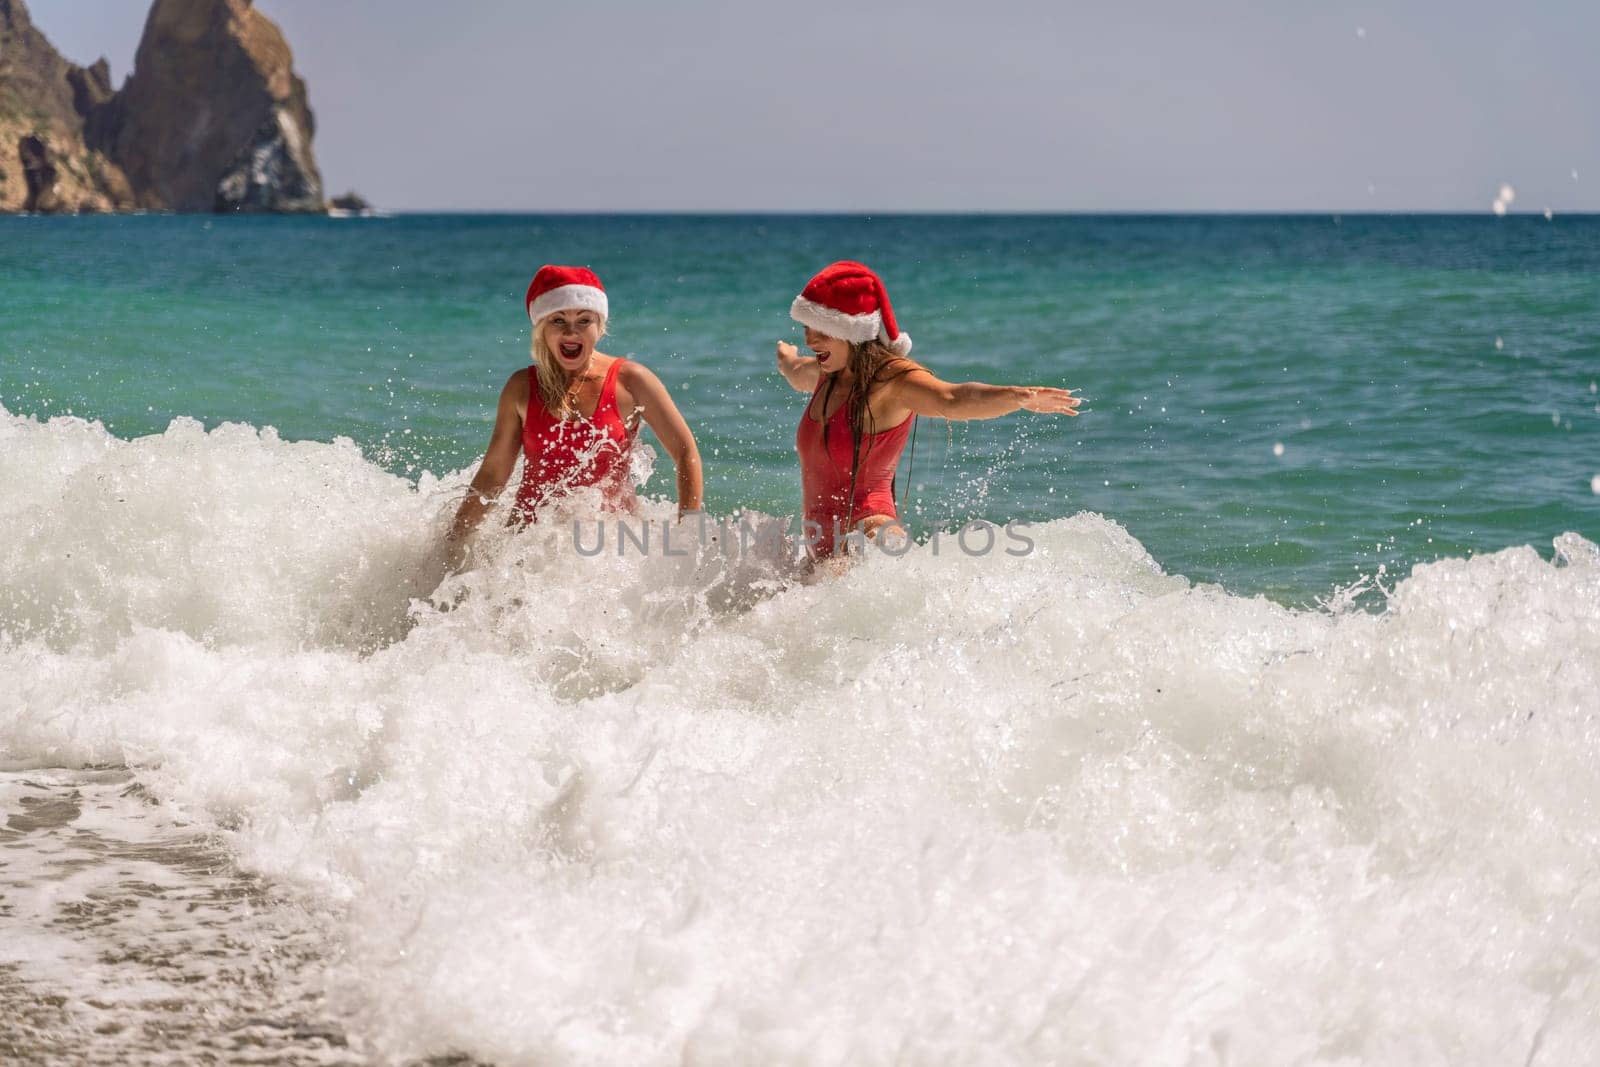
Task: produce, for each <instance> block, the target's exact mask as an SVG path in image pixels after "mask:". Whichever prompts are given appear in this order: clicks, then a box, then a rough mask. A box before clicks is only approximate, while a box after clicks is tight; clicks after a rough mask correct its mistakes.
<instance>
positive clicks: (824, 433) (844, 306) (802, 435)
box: [778, 260, 1079, 558]
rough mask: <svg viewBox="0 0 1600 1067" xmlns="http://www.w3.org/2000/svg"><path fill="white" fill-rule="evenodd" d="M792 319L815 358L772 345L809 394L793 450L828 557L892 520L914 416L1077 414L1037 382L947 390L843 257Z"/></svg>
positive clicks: (820, 550)
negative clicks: (898, 471)
mask: <svg viewBox="0 0 1600 1067" xmlns="http://www.w3.org/2000/svg"><path fill="white" fill-rule="evenodd" d="M789 314H790V315H791V316H792V317H793V318H794V319H795V321H796V322H799V323H800V324H802V325H803V326H805V328H806V338H805V340H806V347H807V348H809V349H810V350H811V351H812V352H814V353H815V355H814V356H802V355H800V351H799V349H797V348H796V347H795V346H794V345H792V344H788V343H786V342H783V341H780V342H778V371H779V373H781V374H782V375H783V376H784V378H785V379H786V380H787V381H788V382H789V384H790V385H792V386H793V387H794V388H795V389H796V390H798V391H800V392H802V393H809V394H810V395H811V400H810V402H809V403H807V404H806V410H805V414H804V415H803V416H802V417H801V419H800V430H799V433H798V434H796V436H795V449H796V450H797V451H798V452H799V453H800V482H801V493H802V496H803V497H804V512H803V514H804V519H805V522H806V540H807V542H808V543H809V547H810V548H811V551H812V554H813V555H814V556H815V557H817V558H826V557H828V556H831V555H833V554H834V553H835V551H837V550H838V546H839V542H840V541H842V540H843V539H844V538H845V536H846V535H847V534H849V533H853V532H858V533H860V534H862V535H864V536H866V537H869V538H875V537H876V536H877V534H878V531H879V530H880V529H882V528H883V527H884V526H887V525H890V524H892V523H895V522H896V520H897V519H898V517H899V516H898V513H897V512H896V510H895V500H894V490H893V482H894V472H895V468H896V467H897V466H898V465H899V462H900V453H901V452H902V451H903V450H904V448H905V444H906V439H907V437H909V435H910V432H911V424H912V419H913V418H915V417H916V416H917V415H932V416H938V417H940V418H945V419H992V418H995V417H996V416H999V415H1009V414H1010V413H1011V412H1013V411H1017V410H1027V411H1041V412H1048V413H1052V414H1060V415H1076V414H1077V413H1078V403H1079V401H1078V398H1077V397H1075V396H1073V395H1072V391H1071V390H1070V389H1057V388H1052V387H1050V386H1043V385H1033V386H1029V385H986V384H984V383H983V382H964V383H962V384H959V385H957V384H952V383H950V382H946V381H941V380H940V379H938V378H936V377H934V375H933V374H932V373H930V372H929V371H928V369H927V368H926V367H923V366H922V365H921V364H919V363H917V362H915V361H913V360H912V359H911V358H910V356H909V353H910V351H911V338H910V337H908V336H907V335H905V334H903V333H901V332H900V329H899V326H898V324H897V323H896V322H895V319H894V312H893V310H892V309H891V308H890V306H889V295H888V293H887V292H885V291H884V287H883V282H882V281H881V280H880V279H879V278H878V276H877V275H876V274H874V273H873V272H872V270H871V269H870V268H869V267H866V266H864V265H863V264H860V263H853V262H850V261H848V260H842V261H840V262H838V263H833V264H830V265H829V266H827V267H825V268H824V269H823V270H822V271H821V272H820V273H819V274H817V276H816V277H814V278H812V279H811V281H810V282H808V283H807V284H806V287H805V289H804V290H802V291H801V293H800V295H799V296H797V297H795V299H794V303H793V304H792V305H791V307H790V309H789Z"/></svg>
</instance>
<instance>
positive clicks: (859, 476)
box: [794, 378, 912, 557]
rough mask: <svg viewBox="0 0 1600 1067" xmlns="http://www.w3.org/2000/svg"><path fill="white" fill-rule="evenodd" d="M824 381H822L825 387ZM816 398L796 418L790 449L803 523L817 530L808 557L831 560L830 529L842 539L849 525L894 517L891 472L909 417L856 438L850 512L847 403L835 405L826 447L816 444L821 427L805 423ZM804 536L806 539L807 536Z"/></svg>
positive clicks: (908, 427) (907, 432)
mask: <svg viewBox="0 0 1600 1067" xmlns="http://www.w3.org/2000/svg"><path fill="white" fill-rule="evenodd" d="M826 380H827V379H826V378H824V379H823V381H824V382H825V381H826ZM821 391H822V383H820V382H819V383H818V385H817V390H816V392H813V393H812V394H811V400H810V401H809V402H807V404H806V410H805V414H804V415H801V416H800V431H799V432H798V433H797V434H795V439H794V447H795V450H796V451H797V452H799V453H800V491H801V495H802V496H803V497H804V500H805V511H804V515H805V519H806V521H807V522H814V523H816V524H818V525H819V526H821V527H822V536H821V538H820V539H819V540H818V541H817V543H816V546H815V547H814V548H813V550H812V551H813V552H814V553H815V554H816V555H817V556H819V557H820V556H831V555H833V550H834V540H835V538H834V532H835V531H834V525H835V524H836V523H837V524H838V527H839V529H838V533H839V534H840V535H841V536H842V535H843V534H845V533H847V532H848V531H849V524H854V523H857V522H860V521H861V520H862V519H864V518H866V517H867V516H868V515H889V516H894V517H898V515H899V513H898V512H896V511H895V507H894V488H893V486H894V471H895V468H896V467H898V466H899V465H900V453H901V452H902V451H904V450H905V447H906V438H907V437H909V436H910V434H911V419H912V416H910V415H907V416H906V418H905V421H904V422H902V423H901V424H900V425H898V426H895V427H891V428H890V429H887V430H882V431H879V432H878V433H869V434H862V436H861V463H860V465H859V466H858V468H857V470H856V493H855V501H854V506H853V507H852V506H851V501H850V451H851V444H850V400H849V398H848V397H846V398H845V402H844V403H842V404H840V405H839V410H837V411H835V412H834V413H833V417H832V418H830V419H829V420H828V444H827V446H826V447H824V446H823V444H822V423H820V422H818V421H817V420H816V419H813V418H812V417H811V408H812V405H813V404H815V403H816V400H817V393H820V392H821ZM810 534H811V531H807V533H806V536H810Z"/></svg>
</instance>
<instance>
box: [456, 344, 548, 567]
mask: <svg viewBox="0 0 1600 1067" xmlns="http://www.w3.org/2000/svg"><path fill="white" fill-rule="evenodd" d="M528 374H529V372H528V371H526V370H519V371H517V372H516V373H515V374H513V375H512V376H511V377H510V378H509V379H507V380H506V384H505V388H504V389H501V390H500V404H499V406H498V407H497V408H496V409H495V413H494V431H493V432H492V433H490V435H489V447H488V449H487V450H486V451H485V452H484V454H483V462H482V463H480V464H479V465H478V473H477V474H475V475H473V478H472V488H471V489H469V490H467V498H466V499H465V500H463V501H462V502H461V506H460V507H459V508H457V509H456V518H455V521H454V522H453V523H451V524H450V537H449V539H450V541H451V542H453V543H455V544H456V545H457V546H459V545H460V544H461V543H462V542H464V541H465V540H466V538H467V537H468V535H470V534H471V533H472V531H473V530H475V529H477V528H478V523H480V522H482V521H483V516H484V513H485V512H487V511H488V510H489V505H490V504H492V503H494V500H495V498H496V497H498V496H499V495H500V491H501V490H502V489H504V488H505V487H506V482H508V481H510V480H511V472H512V471H513V470H515V469H516V467H517V453H518V452H519V451H520V450H521V445H522V416H521V415H519V414H517V401H518V400H519V399H521V398H522V397H523V396H525V395H526V394H527V391H528V388H529V387H528ZM519 379H520V380H519Z"/></svg>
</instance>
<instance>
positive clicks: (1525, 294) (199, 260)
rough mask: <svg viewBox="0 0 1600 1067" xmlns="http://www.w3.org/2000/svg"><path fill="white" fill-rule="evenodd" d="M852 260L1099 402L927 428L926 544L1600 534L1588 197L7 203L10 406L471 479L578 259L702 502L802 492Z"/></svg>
mask: <svg viewBox="0 0 1600 1067" xmlns="http://www.w3.org/2000/svg"><path fill="white" fill-rule="evenodd" d="M837 258H857V259H861V260H864V261H866V262H868V263H870V264H872V265H873V266H874V267H876V268H877V269H878V270H879V272H880V273H881V274H882V275H883V276H884V277H885V279H886V281H887V283H888V286H889V290H890V295H891V297H892V298H893V300H894V302H895V307H896V311H897V313H898V316H899V318H900V320H901V323H902V326H903V328H904V329H905V330H906V331H907V332H909V333H910V334H911V335H912V336H913V337H914V338H915V341H916V355H917V356H918V357H919V358H921V359H922V360H923V361H924V362H925V363H926V364H927V365H928V366H929V367H930V368H931V369H933V370H934V371H935V373H938V374H939V375H941V376H943V377H945V378H947V379H951V380H958V381H959V380H966V379H979V380H986V381H993V382H1008V383H1027V384H1033V383H1039V384H1046V383H1047V384H1065V385H1068V386H1071V387H1073V388H1074V389H1076V390H1078V391H1079V392H1080V393H1082V394H1083V395H1085V396H1086V397H1088V402H1087V404H1086V408H1087V413H1086V414H1084V415H1083V416H1081V417H1080V418H1078V419H1076V420H1067V419H1059V418H1051V417H1046V416H1037V415H1027V414H1023V415H1017V416H1012V417H1008V418H1005V419H1001V420H997V421H994V422H990V423H974V424H956V425H948V424H944V423H938V422H932V421H928V420H924V423H923V424H922V426H921V427H920V428H919V432H918V447H917V451H916V455H915V459H914V464H915V467H914V471H913V472H912V474H911V477H910V482H911V483H912V489H911V492H910V514H911V515H912V516H913V517H914V519H915V521H916V523H917V524H918V527H919V528H920V529H921V530H923V531H927V530H930V529H932V528H934V527H941V528H946V529H949V528H952V527H954V526H955V525H958V524H959V523H961V522H962V521H964V520H966V519H968V518H972V517H979V516H981V517H986V518H989V519H993V520H996V521H1004V520H1006V519H1017V520H1043V519H1049V518H1055V517H1061V516H1067V515H1071V514H1075V513H1077V512H1079V511H1083V510H1090V511H1095V512H1099V513H1101V514H1103V515H1105V516H1106V517H1108V518H1111V519H1113V520H1115V521H1116V522H1118V523H1120V524H1122V525H1123V526H1124V527H1126V528H1127V529H1128V531H1129V532H1130V533H1132V534H1133V535H1134V536H1135V537H1137V538H1138V539H1139V541H1140V542H1142V543H1143V544H1144V546H1145V547H1146V548H1147V549H1148V550H1149V551H1150V553H1151V554H1152V555H1153V556H1154V557H1155V558H1156V559H1157V561H1158V562H1159V563H1160V564H1161V565H1162V566H1163V567H1164V568H1166V569H1167V570H1168V571H1169V572H1173V573H1179V574H1183V575H1185V576H1187V577H1190V578H1192V579H1195V580H1199V581H1215V582H1220V583H1222V584H1223V585H1225V586H1226V587H1227V588H1229V589H1231V590H1233V591H1235V592H1242V593H1247V594H1248V593H1255V592H1265V593H1268V594H1269V595H1272V596H1274V597H1275V598H1277V599H1280V600H1285V601H1287V602H1292V603H1305V602H1308V601H1310V600H1311V599H1313V598H1315V597H1317V596H1321V595H1326V594H1327V593H1328V592H1329V591H1330V590H1331V589H1332V588H1333V587H1335V586H1340V585H1345V584H1348V583H1349V582H1351V581H1353V580H1355V579H1357V578H1359V577H1360V576H1362V575H1370V574H1375V573H1376V572H1377V571H1378V568H1379V567H1380V566H1382V567H1384V568H1386V570H1387V572H1388V573H1389V574H1390V575H1393V574H1395V573H1397V572H1399V571H1403V570H1405V569H1408V568H1409V566H1410V565H1412V564H1414V563H1416V562H1421V561H1427V560H1432V559H1435V558H1439V557H1444V556H1462V555H1468V554H1471V553H1475V552H1483V551H1489V550H1495V549H1500V548H1503V547H1507V546H1511V545H1518V544H1532V545H1533V546H1534V547H1535V548H1537V549H1538V550H1539V551H1540V552H1541V553H1542V554H1544V555H1546V556H1547V557H1548V556H1549V554H1550V542H1551V539H1552V538H1553V537H1554V536H1556V535H1558V534H1560V533H1562V532H1563V531H1568V530H1575V531H1578V532H1580V533H1582V534H1583V535H1584V536H1586V537H1587V538H1590V539H1595V538H1596V537H1597V536H1600V495H1597V493H1596V492H1595V488H1596V487H1595V486H1594V485H1593V484H1592V480H1593V479H1594V478H1595V477H1596V476H1597V475H1600V394H1597V391H1596V390H1597V385H1596V383H1597V380H1600V219H1597V218H1593V217H1557V218H1555V219H1553V220H1546V219H1544V218H1539V217H1512V218H1503V219H1496V218H1493V217H1488V216H1485V217H1481V218H1480V217H1376V216H1361V217H1344V218H1336V217H1330V216H1302V217H1104V218H1100V217H1066V218H1062V217H988V216H985V217H951V216H933V217H885V218H847V217H646V216H626V217H579V216H556V217H533V216H404V217H398V218H387V219H364V220H332V219H290V218H210V217H160V216H149V217H117V218H6V219H0V404H3V405H4V406H5V407H6V409H8V410H9V411H10V412H12V413H13V414H14V415H28V416H34V417H39V418H43V417H48V416H53V415H60V414H67V413H70V414H73V415H76V416H80V417H84V418H88V419H95V420H101V421H103V422H104V423H105V425H106V426H107V428H108V429H110V430H111V431H112V432H113V433H115V434H116V435H118V436H120V437H124V438H132V437H136V436H139V435H144V434H150V433H157V432H160V431H162V430H163V429H165V428H166V427H167V426H168V424H169V422H170V421H171V420H172V419H174V418H175V417H179V416H190V417H194V418H197V419H199V420H201V421H202V422H204V423H205V424H206V425H207V426H214V425H216V424H218V423H219V422H223V421H238V422H245V423H249V424H251V425H253V426H257V427H261V426H268V425H270V426H273V427H276V428H277V430H278V431H279V433H280V434H281V435H282V436H283V437H284V438H285V439H290V440H298V439H309V440H317V441H329V440H332V439H333V438H335V437H336V436H340V435H343V436H348V437H350V438H352V439H353V440H354V441H355V442H356V443H357V444H358V445H360V447H361V448H362V449H363V450H364V451H365V452H366V454H368V455H369V456H370V457H372V458H373V459H374V461H376V462H379V463H381V464H382V465H384V466H385V467H387V468H389V469H391V470H393V471H394V472H396V473H401V474H405V475H408V476H412V477H415V476H417V475H418V474H419V472H421V471H423V470H431V471H434V472H444V471H448V470H455V469H459V468H461V467H463V466H466V465H469V464H472V463H474V462H475V461H476V458H477V456H478V455H479V454H480V452H481V449H482V447H483V444H484V442H485V440H486V438H487V434H488V429H489V425H490V418H491V415H492V411H493V406H494V400H495V396H496V393H497V390H498V388H499V386H500V384H501V382H502V381H503V380H504V378H505V376H506V375H507V374H508V373H510V372H511V371H512V370H514V369H516V368H517V367H518V366H520V365H522V364H523V363H524V362H525V361H526V359H527V347H528V324H527V322H526V321H525V320H524V318H523V315H522V310H521V308H522V305H521V296H522V290H523V287H524V286H525V285H526V282H527V279H528V277H529V275H530V274H531V272H532V271H533V270H534V269H535V268H536V267H537V266H538V265H539V264H540V263H543V262H569V263H587V264H590V265H592V266H593V267H595V269H596V270H597V271H598V272H599V273H600V275H601V276H602V278H603V279H604V280H605V282H606V285H607V288H608V290H609V293H610V296H611V302H612V306H613V321H612V324H611V336H610V338H609V339H608V342H607V344H606V345H605V346H604V347H605V349H606V350H608V351H611V352H613V353H618V354H631V355H636V356H637V357H638V358H640V359H642V360H643V361H645V362H646V363H647V364H648V365H649V366H651V367H652V368H653V369H654V370H656V371H657V372H658V373H659V374H660V375H661V377H662V378H663V379H664V380H665V381H666V382H667V383H668V385H669V386H670V387H671V388H672V390H673V392H674V395H675V397H676V399H677V401H678V403H679V406H680V407H681V408H682V409H683V411H684V413H685V415H686V416H687V417H688V419H689V421H690V423H691V426H692V427H693V429H694V430H695V433H696V435H697V437H698V439H699V441H700V445H701V449H702V452H703V454H704V455H705V457H706V469H707V496H708V501H707V503H708V507H710V508H711V509H713V510H714V511H717V512H727V511H730V510H732V509H734V508H737V507H740V506H751V507H756V508H760V509H762V510H764V511H768V512H771V513H779V514H786V513H788V512H790V511H792V510H793V509H794V507H795V504H796V498H797V495H798V479H797V476H796V473H795V465H794V456H793V434H794V425H795V421H796V419H797V418H798V416H799V410H800V406H801V403H802V401H801V398H799V397H798V395H797V394H794V393H793V392H791V391H790V390H789V389H788V388H787V386H785V385H784V383H783V382H782V380H781V379H780V378H779V377H778V376H777V374H776V373H775V371H774V369H773V360H772V347H773V342H774V341H775V340H776V339H778V338H788V339H792V340H799V328H798V327H797V326H796V325H795V324H793V323H792V322H791V321H790V320H789V318H788V314H787V308H788V304H789V301H790V299H791V298H792V297H793V295H794V293H795V292H796V291H798V289H799V287H800V286H801V285H802V284H803V283H804V282H805V280H806V279H807V278H808V277H809V276H810V274H811V273H812V272H813V271H814V270H816V269H817V268H819V267H821V266H822V265H824V264H825V263H827V262H828V261H830V260H832V259H837ZM1279 446H1281V449H1280V448H1279ZM904 474H905V469H904V467H902V477H904ZM652 488H653V489H654V491H656V492H660V493H669V492H670V491H671V481H670V477H669V476H667V475H666V474H665V472H663V473H661V474H658V475H657V476H656V480H655V482H653V483H652Z"/></svg>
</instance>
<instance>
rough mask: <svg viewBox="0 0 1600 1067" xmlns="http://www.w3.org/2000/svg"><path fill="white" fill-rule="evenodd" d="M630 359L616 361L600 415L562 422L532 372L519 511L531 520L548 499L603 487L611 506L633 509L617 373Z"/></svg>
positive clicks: (600, 404)
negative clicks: (553, 412) (618, 398)
mask: <svg viewBox="0 0 1600 1067" xmlns="http://www.w3.org/2000/svg"><path fill="white" fill-rule="evenodd" d="M624 362H626V361H625V360H621V359H618V360H615V361H613V362H612V364H611V369H610V370H608V371H606V377H605V381H604V382H603V383H602V384H601V386H600V399H599V401H598V402H597V403H596V404H595V408H594V417H593V418H588V419H585V418H582V417H581V416H580V417H578V418H574V419H558V418H556V417H555V416H554V415H551V414H550V412H549V411H548V410H546V408H545V406H544V400H543V398H541V397H540V395H539V383H538V378H537V373H538V372H537V371H535V370H530V371H529V372H528V373H529V375H530V377H531V379H532V380H531V382H530V385H531V386H532V388H530V389H529V391H528V413H527V415H526V416H524V417H523V420H522V453H523V456H524V457H525V458H524V462H523V465H522V484H521V485H520V486H518V487H517V513H518V514H520V515H521V516H523V518H524V519H525V520H527V521H531V520H532V519H533V514H534V511H535V510H536V509H538V508H540V507H542V506H543V505H544V504H545V503H546V502H547V501H548V500H550V499H552V498H553V497H557V496H560V495H561V494H563V493H566V492H570V491H571V490H573V489H580V488H583V487H584V486H590V485H598V486H599V487H600V490H601V493H602V496H603V498H604V500H605V505H606V507H608V508H613V509H630V508H632V507H633V483H632V482H631V481H629V480H628V452H629V448H630V446H631V445H632V443H633V442H632V439H631V438H630V436H629V434H628V428H627V427H626V426H624V425H623V423H622V413H621V412H620V411H618V410H617V371H619V370H621V369H622V364H623V363H624Z"/></svg>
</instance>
